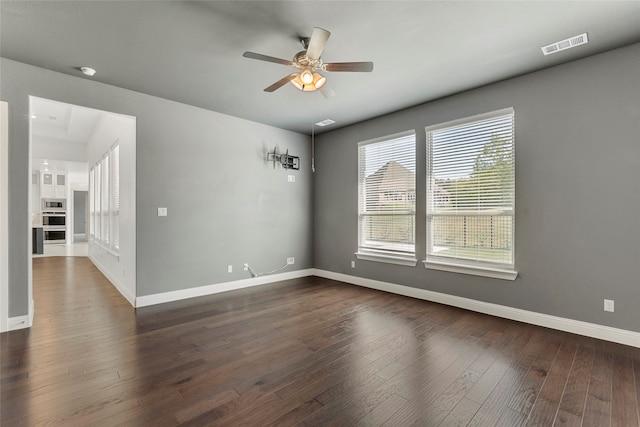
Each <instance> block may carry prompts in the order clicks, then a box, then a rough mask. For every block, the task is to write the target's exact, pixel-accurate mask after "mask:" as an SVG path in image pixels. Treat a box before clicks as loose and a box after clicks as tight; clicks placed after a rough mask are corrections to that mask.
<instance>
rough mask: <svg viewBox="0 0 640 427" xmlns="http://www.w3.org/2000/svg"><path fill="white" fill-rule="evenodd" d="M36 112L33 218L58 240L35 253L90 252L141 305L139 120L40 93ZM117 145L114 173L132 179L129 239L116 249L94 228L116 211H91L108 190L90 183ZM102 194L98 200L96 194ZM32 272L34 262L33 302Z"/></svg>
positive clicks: (33, 103)
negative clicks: (137, 180)
mask: <svg viewBox="0 0 640 427" xmlns="http://www.w3.org/2000/svg"><path fill="white" fill-rule="evenodd" d="M29 117H30V119H29V124H30V126H29V127H30V134H29V144H30V153H31V158H30V160H31V162H30V165H29V168H30V169H31V173H32V185H31V186H30V194H29V201H30V207H29V215H30V219H31V222H32V227H34V229H35V228H41V229H42V230H43V233H42V234H44V235H45V236H47V235H51V232H54V233H57V234H56V236H57V238H56V239H49V240H47V239H46V237H45V239H44V240H45V241H44V245H43V246H44V250H43V252H44V253H43V254H42V255H36V254H34V255H32V256H33V257H39V256H88V257H89V259H90V260H91V262H92V263H93V264H94V265H95V266H96V267H97V268H98V269H99V270H100V271H101V272H102V273H103V274H104V275H105V276H106V278H107V279H108V280H109V281H110V282H111V283H112V284H113V285H114V287H115V288H116V289H118V291H120V293H121V294H122V295H123V296H125V298H126V299H127V300H128V301H129V302H130V303H131V305H134V304H135V294H136V282H135V280H136V264H135V250H136V245H135V238H133V236H135V235H136V232H135V227H136V222H135V211H136V209H135V200H136V197H135V177H136V171H135V163H136V162H135V150H136V148H135V147H136V119H135V117H132V116H125V115H122V114H117V113H111V112H107V111H102V110H96V109H91V108H87V107H83V106H78V105H72V104H67V103H63V102H59V101H55V100H49V99H44V98H38V97H34V96H30V97H29ZM114 144H117V145H118V147H120V149H119V153H120V154H119V159H120V160H119V167H118V168H116V169H114V170H115V172H114V171H111V172H110V173H111V174H113V173H116V174H117V176H118V178H119V179H118V181H120V182H126V183H127V185H126V186H125V187H124V188H123V189H122V190H121V191H119V193H118V194H119V196H120V207H119V211H118V214H119V223H120V224H122V226H121V227H120V231H121V233H122V238H121V239H120V241H119V246H118V247H115V248H114V246H113V245H110V244H109V242H108V241H105V239H100V236H99V235H94V233H93V230H92V219H93V220H94V221H93V227H95V226H96V224H100V222H99V221H98V222H96V221H95V220H96V218H98V217H100V221H102V223H104V222H105V221H109V220H110V218H109V217H105V215H110V213H109V212H110V211H109V209H106V210H105V207H104V206H100V205H98V206H94V209H93V210H92V209H91V206H93V205H95V203H94V204H92V203H91V200H92V198H93V200H94V202H95V201H96V200H98V199H99V198H100V195H99V194H100V191H103V189H102V187H96V188H93V189H92V188H91V185H90V180H89V175H90V174H89V171H90V169H92V167H94V166H95V165H96V164H97V163H99V162H101V161H103V159H104V158H105V156H108V155H109V150H110V149H111V147H113V145H114ZM105 153H106V154H105ZM96 191H97V192H98V196H97V197H96V196H94V195H93V194H94V193H95V192H96ZM115 191H118V190H115ZM100 200H105V199H100ZM51 206H53V208H50V207H51ZM105 212H106V214H105ZM54 217H55V218H54ZM60 217H63V218H64V220H60ZM53 219H55V220H56V221H53ZM62 224H64V225H62ZM53 228H55V230H53ZM47 231H49V233H47ZM34 234H36V233H34ZM32 252H33V251H32ZM39 265H42V263H39ZM39 268H40V267H39ZM32 277H33V263H29V272H28V280H29V299H30V301H32V303H33V301H34V298H33V282H32Z"/></svg>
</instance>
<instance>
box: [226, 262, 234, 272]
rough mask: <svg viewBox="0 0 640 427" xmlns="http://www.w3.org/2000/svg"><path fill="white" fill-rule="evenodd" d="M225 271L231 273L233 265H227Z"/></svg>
mask: <svg viewBox="0 0 640 427" xmlns="http://www.w3.org/2000/svg"><path fill="white" fill-rule="evenodd" d="M227 273H233V265H231V264H229V265H227Z"/></svg>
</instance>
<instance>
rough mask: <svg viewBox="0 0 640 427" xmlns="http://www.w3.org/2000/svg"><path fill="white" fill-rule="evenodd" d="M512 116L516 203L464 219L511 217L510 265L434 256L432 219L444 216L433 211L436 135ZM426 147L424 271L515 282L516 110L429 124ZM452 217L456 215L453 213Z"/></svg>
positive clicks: (479, 212) (507, 109) (426, 129)
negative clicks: (430, 270)
mask: <svg viewBox="0 0 640 427" xmlns="http://www.w3.org/2000/svg"><path fill="white" fill-rule="evenodd" d="M507 116H510V117H511V129H510V130H511V150H512V151H511V170H512V174H513V175H512V179H513V194H514V196H513V200H512V202H511V209H502V210H500V209H498V210H495V211H493V212H491V213H490V212H483V211H476V213H475V214H470V215H464V216H465V217H474V218H479V217H483V216H488V217H493V216H508V217H510V218H511V230H510V238H511V262H510V263H503V262H489V261H486V260H471V259H465V258H458V257H438V256H437V255H434V254H433V250H432V248H433V234H432V232H431V226H430V218H432V217H433V216H434V215H435V216H437V215H442V213H439V212H437V210H436V212H433V209H432V207H431V204H432V203H433V197H434V191H433V188H432V187H433V184H432V181H433V177H432V170H430V168H431V164H432V158H431V156H432V146H431V144H432V138H431V135H432V133H433V132H437V131H440V130H445V129H447V130H448V129H453V128H456V127H461V126H467V125H471V124H474V123H478V122H484V121H487V120H492V119H499V118H502V117H507ZM425 137H426V140H425V145H426V163H425V169H426V193H427V198H426V203H425V205H426V209H425V218H424V220H425V225H426V248H425V260H424V261H423V264H424V266H425V268H428V269H435V270H442V271H449V272H455V273H463V274H472V275H477V276H484V277H492V278H498V279H504V280H515V278H516V277H517V275H518V272H517V271H516V270H515V111H514V109H513V108H512V107H510V108H504V109H501V110H496V111H491V112H487V113H483V114H479V115H475V116H471V117H465V118H461V119H457V120H452V121H448V122H444V123H439V124H435V125H430V126H426V127H425ZM452 214H453V213H452Z"/></svg>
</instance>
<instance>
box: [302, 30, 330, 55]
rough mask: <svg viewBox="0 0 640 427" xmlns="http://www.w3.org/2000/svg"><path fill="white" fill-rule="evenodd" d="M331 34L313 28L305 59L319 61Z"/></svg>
mask: <svg viewBox="0 0 640 427" xmlns="http://www.w3.org/2000/svg"><path fill="white" fill-rule="evenodd" d="M330 35H331V33H330V32H329V31H327V30H323V29H322V28H318V27H316V28H314V29H313V32H312V33H311V39H310V40H309V47H307V57H308V58H309V59H319V58H320V55H322V51H323V50H324V46H325V45H326V44H327V40H329V36H330Z"/></svg>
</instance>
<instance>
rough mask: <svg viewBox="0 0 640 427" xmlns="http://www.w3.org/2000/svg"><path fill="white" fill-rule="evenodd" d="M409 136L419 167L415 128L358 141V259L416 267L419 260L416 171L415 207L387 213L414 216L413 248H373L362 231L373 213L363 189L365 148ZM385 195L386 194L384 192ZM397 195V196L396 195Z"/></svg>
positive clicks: (414, 159) (408, 197) (408, 195)
mask: <svg viewBox="0 0 640 427" xmlns="http://www.w3.org/2000/svg"><path fill="white" fill-rule="evenodd" d="M407 137H412V138H413V141H412V144H413V147H412V151H411V153H412V156H413V166H414V167H417V164H416V163H417V162H416V146H417V143H416V132H415V130H413V129H412V130H408V131H404V132H399V133H396V134H392V135H387V136H383V137H379V138H374V139H370V140H366V141H361V142H359V143H358V219H357V227H358V249H357V252H355V256H356V258H357V259H359V260H367V261H376V262H385V263H390V264H396V265H403V266H411V267H414V266H415V265H416V264H417V262H418V260H417V258H416V237H417V236H416V204H415V191H416V187H415V186H416V184H417V182H416V178H417V177H416V175H417V174H416V173H415V172H414V178H413V179H414V183H413V193H414V197H413V200H412V202H413V209H410V210H408V213H400V212H398V213H396V212H389V213H387V215H410V216H412V217H413V227H412V230H413V239H412V240H413V247H412V248H411V250H408V251H404V250H398V249H393V248H391V247H390V246H388V247H383V246H381V247H380V248H372V247H367V245H366V244H365V243H364V240H363V239H364V236H363V232H362V227H363V224H362V219H363V216H365V215H369V216H371V215H372V213H371V212H370V213H367V210H366V196H365V199H364V200H363V194H366V193H364V190H363V186H364V185H366V184H365V183H364V178H366V177H365V174H366V172H365V171H363V170H362V164H363V159H362V154H363V148H364V147H366V146H370V145H374V144H382V143H388V142H391V141H393V140H396V139H402V138H407ZM391 160H393V159H390V160H389V161H391ZM383 196H384V194H383ZM394 197H396V196H394ZM407 200H410V192H407Z"/></svg>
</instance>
